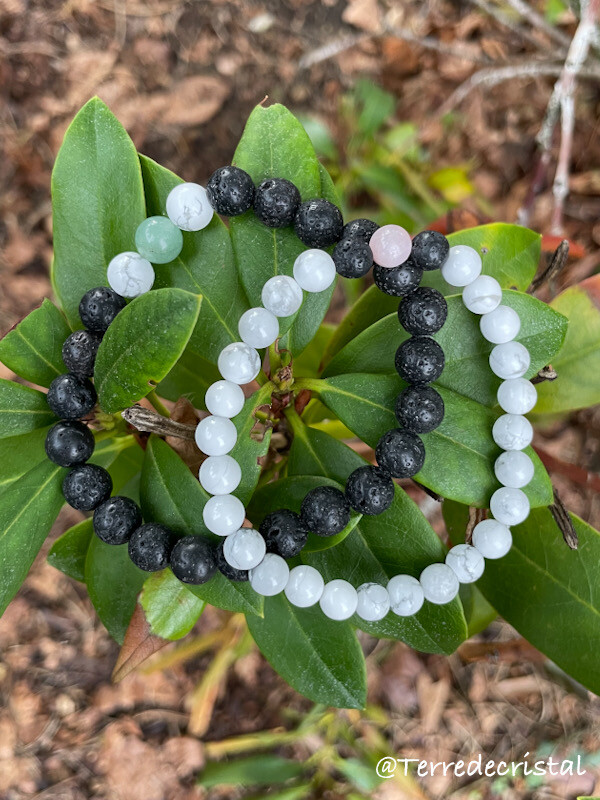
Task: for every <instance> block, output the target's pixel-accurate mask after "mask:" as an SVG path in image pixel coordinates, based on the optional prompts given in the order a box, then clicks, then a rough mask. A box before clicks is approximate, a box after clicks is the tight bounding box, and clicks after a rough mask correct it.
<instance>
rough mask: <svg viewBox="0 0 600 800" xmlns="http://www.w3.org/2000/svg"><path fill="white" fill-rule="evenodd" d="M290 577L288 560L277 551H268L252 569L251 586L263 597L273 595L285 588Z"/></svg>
mask: <svg viewBox="0 0 600 800" xmlns="http://www.w3.org/2000/svg"><path fill="white" fill-rule="evenodd" d="M289 577H290V568H289V567H288V565H287V561H286V560H285V559H284V558H282V557H281V556H278V555H277V554H276V553H267V554H266V556H265V557H264V558H263V560H262V561H261V562H260V564H259V565H258V566H256V567H254V569H251V570H250V575H249V580H250V586H252V588H253V589H254V591H255V592H257V593H258V594H261V595H263V597H273V596H274V595H276V594H279V593H280V592H283V590H284V589H285V587H286V585H287V582H288V579H289Z"/></svg>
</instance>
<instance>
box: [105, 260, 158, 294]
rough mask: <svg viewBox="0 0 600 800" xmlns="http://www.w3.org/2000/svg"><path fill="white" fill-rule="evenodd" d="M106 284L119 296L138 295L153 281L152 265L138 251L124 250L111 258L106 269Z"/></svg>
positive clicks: (148, 287)
mask: <svg viewBox="0 0 600 800" xmlns="http://www.w3.org/2000/svg"><path fill="white" fill-rule="evenodd" d="M106 277H107V280H108V285H109V286H110V288H111V289H113V290H114V291H115V292H116V293H117V294H120V295H121V297H130V298H131V297H138V296H139V295H140V294H145V293H146V292H149V291H150V289H151V288H152V285H153V283H154V267H153V266H152V264H151V263H150V262H149V261H148V260H147V259H145V258H142V256H141V255H140V254H139V253H135V252H134V251H126V252H124V253H119V255H117V256H115V257H114V258H113V259H111V261H110V264H109V265H108V269H107V270H106Z"/></svg>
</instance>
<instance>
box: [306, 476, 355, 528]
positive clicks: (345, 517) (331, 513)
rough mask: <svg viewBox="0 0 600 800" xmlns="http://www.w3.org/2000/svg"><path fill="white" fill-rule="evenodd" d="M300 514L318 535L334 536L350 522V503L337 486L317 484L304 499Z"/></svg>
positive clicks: (307, 525) (308, 526)
mask: <svg viewBox="0 0 600 800" xmlns="http://www.w3.org/2000/svg"><path fill="white" fill-rule="evenodd" d="M300 516H301V518H302V522H303V523H304V524H305V526H306V527H307V528H308V530H309V531H312V532H313V533H316V534H317V536H334V535H335V534H336V533H339V532H340V531H343V530H344V528H345V527H346V525H347V524H348V523H349V522H350V503H349V502H348V501H347V500H346V496H345V495H344V493H343V492H340V490H339V489H336V488H335V486H317V488H316V489H311V490H310V492H308V494H307V495H306V497H305V498H304V500H303V501H302V507H301V509H300Z"/></svg>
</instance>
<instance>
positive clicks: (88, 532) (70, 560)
mask: <svg viewBox="0 0 600 800" xmlns="http://www.w3.org/2000/svg"><path fill="white" fill-rule="evenodd" d="M93 535H94V529H93V527H92V520H91V519H84V520H83V522H79V523H78V524H77V525H73V527H72V528H69V530H67V531H65V532H64V533H63V535H62V536H59V537H58V539H57V540H56V541H55V542H54V544H53V545H52V547H51V548H50V551H49V552H48V558H47V561H48V563H49V564H51V565H52V566H53V567H55V568H56V569H58V570H60V571H61V572H63V573H64V574H65V575H68V576H69V578H73V580H76V581H81V582H82V583H83V582H84V581H85V560H86V557H87V551H88V548H89V546H90V541H91V539H92V537H93Z"/></svg>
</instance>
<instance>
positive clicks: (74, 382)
mask: <svg viewBox="0 0 600 800" xmlns="http://www.w3.org/2000/svg"><path fill="white" fill-rule="evenodd" d="M46 399H47V400H48V405H49V406H50V409H51V410H52V411H53V412H54V413H55V414H56V416H57V417H62V418H63V419H80V418H81V417H85V416H86V414H89V413H90V411H91V410H92V409H93V408H94V406H95V405H96V400H97V399H98V397H97V395H96V390H95V389H94V384H93V383H91V381H88V379H87V378H83V377H82V376H81V375H75V373H74V372H66V373H65V374H64V375H59V376H58V378H54V380H53V381H52V383H51V384H50V387H49V389H48V394H47V395H46Z"/></svg>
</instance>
